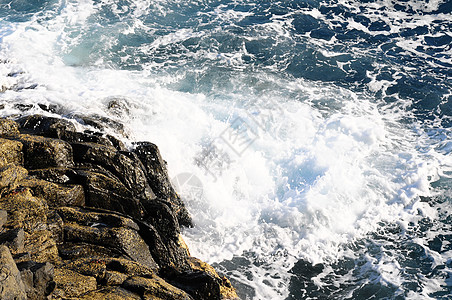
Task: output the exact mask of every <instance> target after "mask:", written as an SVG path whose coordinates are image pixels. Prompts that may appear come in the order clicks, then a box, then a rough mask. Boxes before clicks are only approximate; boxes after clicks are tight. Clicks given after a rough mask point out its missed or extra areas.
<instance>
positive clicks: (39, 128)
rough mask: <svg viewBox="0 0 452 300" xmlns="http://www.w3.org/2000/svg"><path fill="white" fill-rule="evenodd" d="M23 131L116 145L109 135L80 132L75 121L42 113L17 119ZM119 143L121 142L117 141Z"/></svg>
mask: <svg viewBox="0 0 452 300" xmlns="http://www.w3.org/2000/svg"><path fill="white" fill-rule="evenodd" d="M17 122H18V123H19V124H20V125H21V129H22V131H24V132H26V133H32V134H37V135H42V136H45V137H50V138H56V139H62V140H64V141H66V142H69V143H80V142H91V143H99V144H103V145H108V146H112V147H113V146H114V143H113V142H112V141H111V140H110V138H109V137H105V136H104V134H102V133H100V132H93V131H85V132H78V131H76V127H75V125H74V123H73V122H71V121H70V120H67V119H61V118H52V117H46V116H42V115H32V116H26V117H22V118H20V119H18V120H17ZM117 144H118V145H119V143H117Z"/></svg>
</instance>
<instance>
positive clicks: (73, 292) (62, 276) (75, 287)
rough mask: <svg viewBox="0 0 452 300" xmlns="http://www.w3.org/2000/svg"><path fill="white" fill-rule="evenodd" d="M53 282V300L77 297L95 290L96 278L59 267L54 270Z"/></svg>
mask: <svg viewBox="0 0 452 300" xmlns="http://www.w3.org/2000/svg"><path fill="white" fill-rule="evenodd" d="M54 281H55V283H56V289H55V291H54V292H53V296H54V297H55V298H59V297H61V298H64V297H79V296H82V295H83V294H85V293H87V292H89V291H94V290H96V289H97V281H96V278H94V277H91V276H85V275H81V274H79V273H77V272H74V271H72V270H68V269H65V268H61V267H57V268H55V276H54Z"/></svg>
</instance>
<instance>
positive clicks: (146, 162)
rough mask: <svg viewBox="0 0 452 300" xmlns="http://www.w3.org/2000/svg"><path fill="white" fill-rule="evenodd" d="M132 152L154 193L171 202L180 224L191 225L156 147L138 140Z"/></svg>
mask: <svg viewBox="0 0 452 300" xmlns="http://www.w3.org/2000/svg"><path fill="white" fill-rule="evenodd" d="M133 152H134V153H135V154H136V155H137V157H138V158H139V160H140V161H141V162H142V163H143V166H144V170H145V174H146V178H147V180H148V183H149V185H150V187H151V189H152V191H154V193H155V195H156V196H157V197H159V198H161V199H164V200H165V201H168V202H170V203H171V204H172V206H173V211H174V212H175V214H176V216H177V218H178V221H179V224H180V225H183V226H193V222H192V220H191V217H190V215H189V213H188V211H187V209H186V208H185V205H184V203H183V202H182V200H181V199H180V197H179V195H177V193H176V192H175V191H174V188H173V186H172V185H171V182H170V180H169V177H168V171H167V169H166V163H165V161H164V160H163V159H162V156H161V155H160V151H159V149H158V147H157V146H156V145H154V144H152V143H148V142H140V143H137V144H136V148H135V149H134V150H133Z"/></svg>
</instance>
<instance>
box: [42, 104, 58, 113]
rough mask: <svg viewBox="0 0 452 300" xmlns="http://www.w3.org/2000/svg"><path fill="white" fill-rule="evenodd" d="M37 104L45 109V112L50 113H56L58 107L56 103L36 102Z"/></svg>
mask: <svg viewBox="0 0 452 300" xmlns="http://www.w3.org/2000/svg"><path fill="white" fill-rule="evenodd" d="M38 106H39V108H40V109H42V110H44V111H47V112H51V113H56V112H58V110H59V109H60V108H59V107H58V105H56V104H48V105H47V104H42V103H38Z"/></svg>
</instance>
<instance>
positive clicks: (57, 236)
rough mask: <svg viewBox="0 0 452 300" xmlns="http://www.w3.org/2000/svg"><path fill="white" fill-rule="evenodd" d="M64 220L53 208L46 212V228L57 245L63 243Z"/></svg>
mask: <svg viewBox="0 0 452 300" xmlns="http://www.w3.org/2000/svg"><path fill="white" fill-rule="evenodd" d="M63 226H64V222H63V219H62V218H61V216H60V215H59V214H58V213H57V212H56V211H55V210H49V211H48V212H47V230H49V232H50V234H51V236H52V239H53V240H54V241H55V243H56V244H57V245H60V244H62V243H63Z"/></svg>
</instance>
